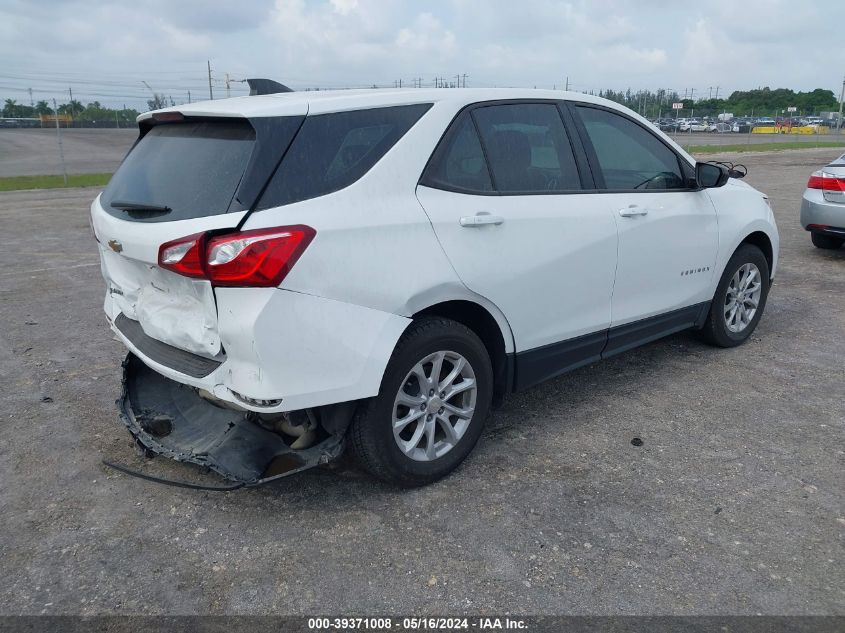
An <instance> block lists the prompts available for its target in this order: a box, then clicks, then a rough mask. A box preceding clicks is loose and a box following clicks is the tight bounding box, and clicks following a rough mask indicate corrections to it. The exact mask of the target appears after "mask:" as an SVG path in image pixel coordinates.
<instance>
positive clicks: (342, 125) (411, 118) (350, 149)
mask: <svg viewBox="0 0 845 633" xmlns="http://www.w3.org/2000/svg"><path fill="white" fill-rule="evenodd" d="M430 107H431V104H429V103H423V104H416V105H407V106H395V107H387V108H373V109H369V110H354V111H351V112H333V113H330V114H318V115H312V116H308V117H306V118H305V121H304V122H303V124H302V128H300V130H299V132H298V133H297V135H296V137H295V138H294V140H293V142H292V143H291V145H290V148H289V149H288V151H287V153H286V154H285V157H284V159H282V162H281V164H280V165H279V167H278V169H277V170H276V173H275V174H273V177H272V178H271V179H270V182H269V184H268V185H267V189H266V191H265V192H264V194H263V195H262V197H261V200H260V202H259V204H258V209H267V208H270V207H278V206H281V205H284V204H291V203H293V202H299V201H301V200H308V199H309V198H316V197H318V196H323V195H326V194H328V193H332V192H333V191H338V190H340V189H343V188H344V187H348V186H349V185H351V184H352V183H353V182H355V181H356V180H358V179H359V178H361V177H362V176H363V175H364V174H366V173H367V172H368V171H369V170H370V169H371V168H372V167H373V165H375V164H376V163H377V162H378V161H379V160H380V159H381V157H382V156H384V155H385V154H386V153H387V151H388V150H389V149H390V148H391V147H393V146H394V145H395V144H396V142H397V141H398V140H399V139H400V138H402V136H403V135H404V134H405V133H406V132H407V131H408V130H409V129H411V126H413V125H414V123H416V122H417V121H418V120H419V118H420V117H421V116H422V115H423V114H425V112H426V111H427V110H428V109H429V108H430Z"/></svg>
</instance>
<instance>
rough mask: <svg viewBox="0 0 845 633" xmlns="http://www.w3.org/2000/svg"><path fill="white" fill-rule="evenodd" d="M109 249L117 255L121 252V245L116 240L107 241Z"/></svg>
mask: <svg viewBox="0 0 845 633" xmlns="http://www.w3.org/2000/svg"><path fill="white" fill-rule="evenodd" d="M109 248H110V249H112V250H113V251H114V252H115V253H119V252H120V251H122V250H123V244H121V243H120V242H118V241H117V240H109Z"/></svg>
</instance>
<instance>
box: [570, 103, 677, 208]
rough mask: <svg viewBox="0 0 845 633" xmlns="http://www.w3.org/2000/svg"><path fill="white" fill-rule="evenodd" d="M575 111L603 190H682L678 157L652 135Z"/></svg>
mask: <svg viewBox="0 0 845 633" xmlns="http://www.w3.org/2000/svg"><path fill="white" fill-rule="evenodd" d="M576 110H577V111H578V114H579V116H580V117H581V121H583V123H584V127H585V128H586V130H587V136H588V137H589V139H590V142H591V143H592V145H593V149H594V150H595V153H596V158H597V159H598V162H599V167H600V168H601V172H602V175H603V176H604V185H605V189H610V190H625V191H629V190H646V189H684V188H685V187H686V184H685V180H684V176H683V173H682V171H681V166H680V163H679V161H678V157H677V156H676V155H675V153H674V152H673V151H672V150H670V149H669V148H668V147H666V145H664V144H663V143H662V142H661V141H660V140H659V139H658V138H657V137H656V136H654V134H652V133H651V132H649V131H648V130H646V129H644V128H643V127H642V126H640V125H638V124H637V123H635V122H634V121H631V120H630V119H628V118H626V117H623V116H621V115H618V114H615V113H613V112H609V111H607V110H600V109H598V108H591V107H587V106H578V107H577V108H576Z"/></svg>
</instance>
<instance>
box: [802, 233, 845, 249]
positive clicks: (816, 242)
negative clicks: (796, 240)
mask: <svg viewBox="0 0 845 633" xmlns="http://www.w3.org/2000/svg"><path fill="white" fill-rule="evenodd" d="M810 239H811V240H813V246H815V247H816V248H824V249H830V250H835V249H837V248H839V247H840V246H842V244H843V243H845V240H843V239H842V238H840V237H833V236H832V235H824V234H822V233H810Z"/></svg>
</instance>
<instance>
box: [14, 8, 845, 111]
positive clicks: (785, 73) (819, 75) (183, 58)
mask: <svg viewBox="0 0 845 633" xmlns="http://www.w3.org/2000/svg"><path fill="white" fill-rule="evenodd" d="M829 6H830V5H829V4H827V3H822V2H821V0H813V1H806V2H802V3H801V4H800V7H797V5H794V2H793V3H792V4H790V2H788V1H787V0H747V2H745V3H743V4H742V5H741V6H740V5H737V4H736V2H735V0H710V2H708V3H707V4H706V5H700V6H699V5H695V6H693V7H689V6H682V5H679V4H677V3H665V2H662V1H660V0H640V1H638V2H636V3H633V2H625V1H622V0H530V1H528V2H517V1H514V0H429V1H428V2H425V3H418V2H411V1H410V0H275V1H274V0H238V1H237V2H222V1H220V2H218V1H209V0H178V1H176V0H145V1H144V2H137V1H136V0H115V1H112V2H102V1H101V0H62V1H59V0H42V1H41V2H30V1H27V0H5V1H4V2H3V3H2V4H0V58H2V59H3V60H4V66H3V69H0V97H2V96H3V95H6V96H8V97H12V98H18V99H20V98H21V97H22V96H23V95H24V94H25V93H26V91H27V89H28V88H29V87H32V88H33V89H34V90H35V91H36V94H37V96H41V97H49V96H52V92H51V91H54V92H55V96H61V94H62V93H63V92H65V93H66V91H67V88H68V84H73V83H74V81H75V82H76V83H75V84H74V86H73V89H74V94H75V95H76V94H77V93H78V94H80V95H89V96H90V97H91V98H92V99H93V98H97V99H99V100H100V101H102V102H108V100H109V97H114V98H115V99H120V100H126V99H129V100H132V99H134V100H135V101H134V103H136V104H137V103H138V102H139V101H140V102H141V103H143V99H144V98H145V95H147V94H148V92H147V90H146V88H144V87H143V84H141V80H144V81H147V82H148V83H150V85H152V86H153V87H154V89H156V90H161V91H173V92H174V93H175V94H180V95H186V94H187V91H188V90H191V91H193V93H194V94H196V93H197V92H205V91H207V76H206V60H211V65H212V71H213V80H214V86H215V89H216V90H218V91H219V90H220V89H221V87H222V86H221V81H222V80H223V78H224V77H225V74H226V73H228V74H229V75H230V76H231V77H234V78H244V77H247V76H250V77H254V76H265V77H271V78H275V79H277V80H280V81H282V82H283V83H286V84H289V85H291V86H292V87H294V88H297V89H302V88H306V87H318V86H319V87H323V88H326V87H351V86H369V85H372V84H380V85H393V82H394V81H396V80H398V79H403V80H404V81H405V82H406V83H408V84H410V83H411V80H412V79H415V78H417V77H421V78H422V79H423V81H424V82H427V83H432V82H433V80H434V78H435V77H452V76H454V75H456V74H458V73H461V74H463V73H467V75H468V80H467V83H468V85H471V86H473V85H474V86H493V85H500V86H503V85H511V86H534V85H536V86H542V87H551V86H552V85H558V86H560V85H561V84H563V82H564V81H565V78H566V77H569V80H570V83H571V85H573V86H574V87H575V88H576V89H579V90H590V89H592V90H600V89H602V88H613V89H616V90H620V89H621V90H624V89H626V88H629V87H630V88H632V89H634V90H636V89H639V88H651V89H656V88H666V87H670V86H671V87H673V88H675V89H678V90H680V91H681V92H683V89H684V88H692V87H696V88H697V90H698V91H699V92H698V94H701V91H703V90H706V89H707V87H708V86H715V85H720V86H721V89H722V94H726V93H727V91H730V90H734V89H748V88H753V87H757V86H760V85H771V86H785V87H792V88H797V89H808V88H810V89H811V88H815V87H819V86H821V87H825V88H834V89H837V90H838V86H839V81H841V77H840V76H839V71H837V70H835V68H833V66H831V59H832V58H833V55H832V52H833V51H835V50H836V48H837V45H838V42H839V41H840V39H841V33H840V32H839V31H840V30H841V29H840V27H839V24H838V22H837V21H836V20H832V19H828V18H830V13H829ZM232 90H233V91H234V92H235V93H236V94H237V93H240V94H243V92H245V90H246V88H245V87H244V86H243V85H241V84H233V85H232ZM86 91H87V92H86ZM218 94H219V93H218ZM26 96H28V95H26ZM83 98H84V97H83Z"/></svg>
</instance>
